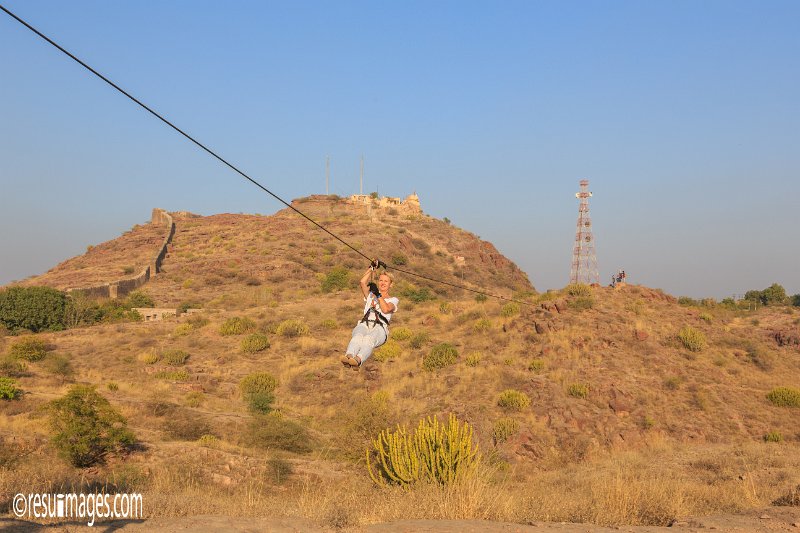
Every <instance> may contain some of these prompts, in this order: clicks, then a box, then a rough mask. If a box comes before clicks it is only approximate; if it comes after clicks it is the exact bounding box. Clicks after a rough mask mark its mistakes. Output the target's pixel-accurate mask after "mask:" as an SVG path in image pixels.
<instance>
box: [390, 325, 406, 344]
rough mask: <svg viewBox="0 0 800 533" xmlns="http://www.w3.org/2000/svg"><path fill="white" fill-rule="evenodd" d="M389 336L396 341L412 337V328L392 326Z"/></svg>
mask: <svg viewBox="0 0 800 533" xmlns="http://www.w3.org/2000/svg"><path fill="white" fill-rule="evenodd" d="M389 337H390V338H392V339H394V340H396V341H404V340H406V339H408V338H410V337H411V330H410V329H408V328H405V327H402V326H401V327H399V328H392V329H391V330H389Z"/></svg>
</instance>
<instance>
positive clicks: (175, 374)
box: [153, 370, 190, 381]
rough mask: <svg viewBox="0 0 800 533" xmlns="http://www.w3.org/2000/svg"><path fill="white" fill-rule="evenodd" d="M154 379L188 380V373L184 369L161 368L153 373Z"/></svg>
mask: <svg viewBox="0 0 800 533" xmlns="http://www.w3.org/2000/svg"><path fill="white" fill-rule="evenodd" d="M153 377H155V378H156V379H163V380H165V381H189V378H190V376H189V373H188V372H187V371H186V370H162V371H161V372H156V373H155V374H153Z"/></svg>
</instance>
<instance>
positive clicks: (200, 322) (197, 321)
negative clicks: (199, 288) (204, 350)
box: [186, 314, 211, 329]
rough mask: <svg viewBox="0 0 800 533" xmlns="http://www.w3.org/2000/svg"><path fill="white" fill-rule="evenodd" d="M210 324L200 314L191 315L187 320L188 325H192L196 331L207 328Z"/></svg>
mask: <svg viewBox="0 0 800 533" xmlns="http://www.w3.org/2000/svg"><path fill="white" fill-rule="evenodd" d="M209 322H211V321H210V320H209V319H208V318H206V317H205V316H203V315H198V314H194V315H189V317H188V318H187V319H186V323H187V324H191V325H192V327H193V328H194V329H200V328H202V327H205V326H207V325H208V323H209Z"/></svg>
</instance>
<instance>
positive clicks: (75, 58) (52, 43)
mask: <svg viewBox="0 0 800 533" xmlns="http://www.w3.org/2000/svg"><path fill="white" fill-rule="evenodd" d="M0 9H2V10H3V11H4V12H5V13H6V14H8V15H9V16H10V17H11V18H13V19H14V20H16V21H17V22H19V23H20V24H22V25H23V26H25V27H26V28H28V29H29V30H31V31H32V32H33V33H35V34H36V35H38V36H39V37H41V38H42V39H44V40H45V41H47V42H48V43H50V44H51V45H53V46H54V47H55V48H57V49H58V50H60V51H61V52H63V53H64V54H65V55H66V56H68V57H69V58H70V59H72V60H73V61H75V62H76V63H78V64H79V65H80V66H82V67H83V68H85V69H86V70H88V71H89V72H91V73H92V74H94V75H95V76H97V77H98V78H100V79H101V80H103V81H104V82H106V83H107V84H108V85H110V86H111V87H113V88H114V89H116V90H117V91H118V92H120V93H122V94H123V95H125V96H126V97H128V98H129V99H130V100H131V101H133V102H134V103H136V104H137V105H139V106H140V107H141V108H142V109H144V110H145V111H147V112H148V113H150V114H151V115H153V116H154V117H156V118H157V119H159V120H160V121H161V122H163V123H164V124H166V125H167V126H169V127H170V128H172V129H173V130H175V131H177V132H178V133H180V134H181V135H183V136H184V137H186V139H188V140H189V141H191V142H192V143H194V144H195V145H197V146H198V147H199V148H201V149H203V150H204V151H205V152H207V153H208V154H209V155H211V156H212V157H214V158H215V159H217V160H218V161H219V162H221V163H222V164H223V165H225V166H227V167H228V168H230V169H231V170H233V171H234V172H236V173H237V174H239V175H240V176H242V177H243V178H245V179H246V180H247V181H249V182H250V183H252V184H253V185H255V186H256V187H258V188H259V189H261V190H262V191H264V192H265V193H267V194H269V195H270V196H272V197H273V198H275V199H276V200H278V201H279V202H280V203H282V204H283V205H285V206H286V207H288V208H289V209H291V210H292V211H294V212H295V213H297V214H298V215H300V216H302V217H303V218H305V219H306V220H308V221H309V222H311V223H312V224H314V225H315V226H316V227H318V228H319V229H321V230H322V231H324V232H325V233H327V234H328V235H330V236H331V237H333V238H334V239H336V240H337V241H339V242H341V243H342V244H344V245H345V246H347V247H348V248H350V249H351V250H352V251H354V252H355V253H357V254H358V255H360V256H361V257H363V258H364V259H366V260H367V261H370V262H372V258H371V257H369V256H367V255H366V254H365V253H364V252H362V251H361V250H359V249H358V248H356V247H355V246H353V245H351V244H350V243H348V242H347V241H345V240H344V239H342V238H341V237H339V236H338V235H336V234H335V233H333V232H332V231H330V230H329V229H328V228H326V227H325V226H323V225H322V224H320V223H318V222H317V221H316V220H314V219H313V218H311V217H309V216H308V215H306V214H305V213H303V212H302V211H300V210H299V209H297V208H296V207H294V206H293V205H292V204H291V203H289V202H287V201H286V200H284V199H283V198H281V197H280V196H278V195H277V194H275V193H273V192H272V191H270V190H269V189H267V188H266V187H264V186H263V185H261V184H260V183H259V182H257V181H256V180H254V179H253V178H251V177H250V176H248V175H247V174H245V173H244V172H243V171H241V170H239V169H238V168H237V167H236V166H234V165H233V164H231V163H229V162H228V161H227V160H225V159H224V158H223V157H221V156H219V155H217V153H216V152H214V151H213V150H211V149H210V148H208V147H207V146H206V145H204V144H203V143H201V142H200V141H198V140H197V139H195V138H194V137H192V136H191V135H189V134H188V133H186V132H185V131H183V130H182V129H180V128H179V127H177V126H176V125H175V124H173V123H172V122H170V121H169V120H167V119H166V118H164V117H163V116H161V115H160V114H158V113H157V112H156V111H154V110H153V109H151V108H150V107H148V106H147V105H146V104H144V103H142V102H141V101H140V100H139V99H137V98H136V97H134V96H133V95H131V94H130V93H128V92H127V91H126V90H125V89H123V88H122V87H120V86H119V85H117V84H116V83H114V82H113V81H111V80H109V79H108V78H106V77H105V76H103V75H102V74H100V73H99V72H97V71H96V70H95V69H93V68H92V67H90V66H89V65H87V64H86V63H84V62H83V61H81V60H80V59H78V58H77V57H76V56H75V55H73V54H72V53H70V52H69V51H68V50H66V49H65V48H64V47H62V46H61V45H59V44H58V43H56V42H55V41H53V40H52V39H51V38H49V37H48V36H47V35H45V34H43V33H42V32H40V31H39V30H37V29H36V28H34V27H33V26H31V25H30V24H28V23H27V22H26V21H24V20H23V19H21V18H20V17H18V16H17V15H15V14H14V13H12V12H11V11H9V10H8V9H7V8H6V7H5V6H4V5H2V4H0ZM387 267H390V268H391V270H396V271H398V272H402V273H403V274H408V275H410V276H414V277H417V278H421V279H425V280H428V281H433V282H435V283H441V284H443V285H449V286H451V287H456V288H459V289H463V290H466V291H469V292H473V293H477V294H483V295H484V296H490V297H492V298H497V299H500V300H506V301H509V302H516V303H519V304H523V305H530V304H529V303H528V302H523V301H520V300H515V299H513V298H506V297H504V296H498V295H496V294H490V293H487V292H484V291H479V290H476V289H471V288H469V287H465V286H463V285H458V284H456V283H449V282H447V281H442V280H438V279H434V278H431V277H428V276H424V275H422V274H416V273H414V272H410V271H407V270H403V269H400V268H397V267H396V266H394V265H387Z"/></svg>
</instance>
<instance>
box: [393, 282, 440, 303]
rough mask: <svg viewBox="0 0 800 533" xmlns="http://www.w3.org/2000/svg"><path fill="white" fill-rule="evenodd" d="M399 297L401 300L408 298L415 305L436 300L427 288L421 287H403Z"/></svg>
mask: <svg viewBox="0 0 800 533" xmlns="http://www.w3.org/2000/svg"><path fill="white" fill-rule="evenodd" d="M400 296H402V297H403V298H408V299H409V300H411V301H412V302H414V303H417V304H419V303H422V302H428V301H430V300H435V299H436V295H435V294H434V293H433V291H431V290H430V289H429V288H428V287H422V288H419V289H418V288H416V287H414V286H412V285H408V286H406V287H403V288H402V289H401V290H400Z"/></svg>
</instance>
